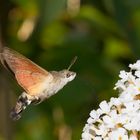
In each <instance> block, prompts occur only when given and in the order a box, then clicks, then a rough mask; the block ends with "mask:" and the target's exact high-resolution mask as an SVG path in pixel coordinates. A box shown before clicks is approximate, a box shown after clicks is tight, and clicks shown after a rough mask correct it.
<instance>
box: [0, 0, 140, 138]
mask: <svg viewBox="0 0 140 140" xmlns="http://www.w3.org/2000/svg"><path fill="white" fill-rule="evenodd" d="M69 1H70V0H69ZM10 2H11V3H12V6H11V7H10V9H9V11H8V12H9V13H8V17H7V18H8V20H7V26H6V28H5V32H6V34H7V38H5V40H6V42H7V44H8V46H9V47H11V48H13V49H15V50H17V51H19V52H20V53H22V54H24V55H25V56H27V57H29V58H30V59H31V60H33V61H34V62H36V63H37V64H39V65H40V66H42V67H44V68H45V69H47V70H48V71H50V70H62V69H64V68H67V67H68V65H69V63H70V61H71V59H72V58H73V57H74V56H75V55H77V56H78V60H77V62H76V64H75V65H74V66H73V67H72V70H73V71H75V72H77V77H76V79H75V80H74V81H72V82H71V83H69V84H68V85H67V86H66V87H64V89H63V90H61V91H60V92H59V93H58V94H57V95H55V96H53V97H51V98H50V99H48V100H47V101H45V102H43V103H41V104H40V105H38V106H31V107H29V108H28V109H27V110H26V111H25V112H24V113H23V117H22V118H21V120H19V121H18V122H16V123H15V122H13V123H12V125H13V126H12V127H13V128H14V131H13V134H12V135H13V138H14V139H16V140H25V139H26V140H53V139H54V140H55V139H58V140H63V139H64V140H77V139H80V135H81V131H82V128H83V126H84V124H85V123H86V119H87V118H88V114H89V112H90V110H91V109H93V108H94V109H96V108H97V106H98V104H99V102H100V101H102V100H104V99H106V100H108V99H109V98H110V97H111V96H117V93H116V92H115V91H113V87H114V84H115V82H116V81H117V79H118V73H119V71H120V70H122V69H125V70H126V69H127V68H126V66H128V64H129V63H133V62H135V61H136V60H137V59H138V58H139V57H140V47H139V46H140V41H139V40H140V39H139V37H140V24H139V23H140V20H139V19H140V17H139V16H140V14H139V13H140V3H139V2H138V1H137V0H133V1H132V0H128V1H121V0H116V1H115V0H109V1H108V0H102V1H98V0H88V1H83V2H81V5H80V10H79V11H78V12H77V13H76V14H71V11H68V9H67V6H66V5H67V2H68V1H65V0H51V1H50V0H41V1H37V0H31V1H28V0H11V1H10ZM1 12H2V11H1ZM23 26H24V27H26V28H25V29H24V31H25V32H22V28H23ZM31 28H33V30H31V31H30V32H29V30H30V29H31ZM27 35H28V36H27ZM26 36H27V37H26ZM10 84H12V83H10ZM16 88H19V87H16ZM10 90H11V89H10ZM13 94H14V93H13ZM16 98H17V97H16ZM7 125H10V124H7ZM1 135H2V134H1ZM61 137H63V138H61ZM0 139H1V137H0ZM2 139H4V138H3V135H2Z"/></svg>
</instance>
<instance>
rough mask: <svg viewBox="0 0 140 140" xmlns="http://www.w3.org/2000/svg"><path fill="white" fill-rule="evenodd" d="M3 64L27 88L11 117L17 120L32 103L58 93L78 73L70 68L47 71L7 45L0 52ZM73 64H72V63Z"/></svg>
mask: <svg viewBox="0 0 140 140" xmlns="http://www.w3.org/2000/svg"><path fill="white" fill-rule="evenodd" d="M0 59H1V62H2V64H3V65H4V66H5V67H6V68H7V69H9V70H10V71H11V72H12V73H13V74H14V76H15V78H16V80H17V82H18V83H19V85H20V86H21V87H22V88H23V89H24V90H25V92H23V93H22V94H21V95H20V96H19V98H18V101H17V103H16V106H15V107H14V108H13V110H12V112H11V117H12V118H13V119H14V120H17V119H19V118H20V117H21V112H22V111H23V110H24V109H25V108H26V107H27V106H28V105H29V104H31V103H35V104H37V103H40V102H42V101H44V100H45V99H47V98H49V97H50V96H52V95H54V94H56V93H57V92H58V91H59V90H60V89H62V88H63V87H64V86H65V85H66V84H67V83H68V82H70V81H72V80H73V79H74V78H75V76H76V73H75V72H71V71H69V68H70V67H69V68H68V69H66V70H62V71H50V72H48V71H46V70H44V69H43V68H41V67H39V66H38V65H36V64H35V63H33V62H32V61H31V60H29V59H27V58H26V57H24V56H23V55H21V54H19V53H17V52H16V51H14V50H12V49H9V48H7V47H4V48H3V51H2V52H1V53H0ZM70 66H71V65H70Z"/></svg>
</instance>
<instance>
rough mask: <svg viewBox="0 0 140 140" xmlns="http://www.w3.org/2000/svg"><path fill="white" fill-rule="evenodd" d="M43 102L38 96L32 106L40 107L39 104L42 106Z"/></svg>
mask: <svg viewBox="0 0 140 140" xmlns="http://www.w3.org/2000/svg"><path fill="white" fill-rule="evenodd" d="M41 102H42V100H41V99H40V98H39V97H37V96H34V100H32V102H31V103H32V104H33V105H38V104H40V103H41Z"/></svg>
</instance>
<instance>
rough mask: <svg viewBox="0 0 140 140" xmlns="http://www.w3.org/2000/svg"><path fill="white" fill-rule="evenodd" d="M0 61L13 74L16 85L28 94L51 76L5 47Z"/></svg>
mask: <svg viewBox="0 0 140 140" xmlns="http://www.w3.org/2000/svg"><path fill="white" fill-rule="evenodd" d="M1 61H2V62H3V63H4V64H5V65H7V66H8V68H9V69H10V70H11V71H12V72H13V73H14V74H15V77H16V79H17V81H18V83H19V84H20V85H21V86H22V87H23V88H24V89H25V91H26V92H27V93H29V94H33V90H34V88H38V87H40V84H41V83H43V82H44V81H45V80H46V79H47V77H49V76H51V74H50V73H49V72H47V71H46V70H44V69H43V68H41V67H40V66H38V65H36V64H35V63H34V62H32V61H31V60H29V59H28V58H26V57H25V56H23V55H21V54H19V53H18V52H16V51H14V50H12V49H9V48H7V47H5V48H4V49H3V52H2V53H1ZM38 90H39V89H38ZM34 92H35V91H34Z"/></svg>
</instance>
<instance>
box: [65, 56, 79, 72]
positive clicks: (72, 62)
mask: <svg viewBox="0 0 140 140" xmlns="http://www.w3.org/2000/svg"><path fill="white" fill-rule="evenodd" d="M76 60H77V56H75V57H74V58H73V59H72V61H71V63H70V65H69V67H68V68H67V70H69V69H70V68H71V67H72V65H73V64H74V63H75V62H76Z"/></svg>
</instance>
